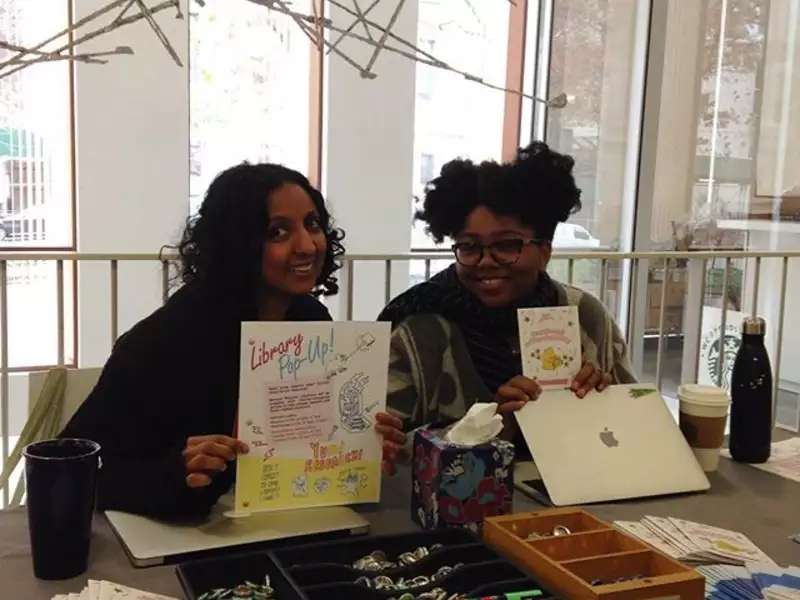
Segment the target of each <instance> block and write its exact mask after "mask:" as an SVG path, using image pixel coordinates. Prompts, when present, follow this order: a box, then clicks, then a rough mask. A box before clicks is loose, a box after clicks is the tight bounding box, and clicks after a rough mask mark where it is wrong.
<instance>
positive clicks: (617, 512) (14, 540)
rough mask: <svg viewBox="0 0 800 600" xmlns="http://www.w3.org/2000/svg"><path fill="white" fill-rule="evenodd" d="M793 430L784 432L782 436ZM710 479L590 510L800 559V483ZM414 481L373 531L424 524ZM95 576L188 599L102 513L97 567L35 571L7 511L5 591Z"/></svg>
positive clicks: (395, 493)
mask: <svg viewBox="0 0 800 600" xmlns="http://www.w3.org/2000/svg"><path fill="white" fill-rule="evenodd" d="M786 437H788V436H786V435H785V434H779V435H777V436H776V440H778V439H785V438H786ZM710 480H711V484H712V489H711V491H709V492H707V493H704V494H692V495H681V496H672V497H662V498H654V499H648V500H635V501H625V502H616V503H611V504H602V505H591V506H588V507H587V509H588V510H589V511H590V512H592V513H594V514H595V515H597V516H598V517H600V518H601V519H604V520H607V521H613V520H615V519H627V520H638V519H640V518H642V517H643V516H645V515H656V516H674V517H679V518H684V519H689V520H692V521H698V522H701V523H707V524H710V525H716V526H718V527H724V528H726V529H734V530H737V531H741V532H743V533H745V534H746V535H748V536H749V537H750V538H751V539H752V540H753V541H754V542H755V543H756V544H757V545H758V546H759V547H761V549H762V550H764V551H765V552H766V553H767V554H769V555H770V556H771V557H772V558H773V559H774V560H775V561H776V562H777V563H778V564H780V565H800V544H796V543H794V542H792V541H791V540H789V535H791V534H795V533H798V532H800V483H795V482H792V481H789V480H786V479H783V478H781V477H778V476H775V475H771V474H769V473H765V472H763V471H760V470H759V469H755V468H753V467H750V466H747V465H739V464H736V463H734V462H732V461H730V460H728V459H726V458H722V459H720V466H719V470H718V471H717V472H715V473H712V474H711V475H710ZM410 487H411V484H410V475H409V471H408V470H407V469H401V470H400V471H399V472H398V474H397V475H395V476H394V477H391V478H384V482H383V490H382V498H383V501H382V502H381V504H380V505H368V506H361V507H358V508H357V510H358V511H359V512H360V513H362V514H363V515H364V516H365V517H366V518H367V519H369V521H370V523H371V525H372V528H371V533H372V534H376V535H377V534H395V533H404V532H409V531H415V530H417V529H418V528H417V526H416V525H414V524H413V522H412V521H411V517H410V510H409V490H410ZM540 508H541V506H540V505H539V504H537V503H536V502H534V501H533V500H530V499H528V498H527V497H526V496H524V495H522V494H520V493H516V494H515V496H514V511H515V512H524V511H529V510H538V509H540ZM87 579H107V580H109V581H115V582H118V583H122V584H125V585H129V586H132V587H135V588H139V589H143V590H147V591H151V592H158V593H161V594H166V595H170V596H174V597H176V598H183V594H182V591H181V587H180V584H179V583H178V579H177V577H176V575H175V566H174V565H166V566H161V567H150V568H146V569H136V568H134V567H132V566H131V565H130V563H129V562H128V559H127V556H126V555H125V552H124V551H123V549H122V547H121V546H120V544H119V542H118V541H117V539H116V537H115V536H114V533H113V532H112V530H111V528H110V526H109V525H108V522H107V521H106V519H105V517H104V516H102V515H96V516H95V519H94V524H93V536H92V544H91V554H90V558H89V570H88V571H87V572H86V573H84V574H83V575H81V576H80V577H76V578H74V579H70V580H65V581H40V580H38V579H36V578H35V577H34V576H33V570H32V565H31V556H30V545H29V542H28V528H27V517H26V513H25V510H24V509H12V510H6V511H0V582H2V585H3V592H2V594H1V595H2V597H4V598H24V599H26V600H37V599H40V598H41V599H49V598H51V597H52V596H53V595H54V594H59V593H60V594H64V593H68V592H80V591H81V589H83V587H84V585H85V584H86V581H87Z"/></svg>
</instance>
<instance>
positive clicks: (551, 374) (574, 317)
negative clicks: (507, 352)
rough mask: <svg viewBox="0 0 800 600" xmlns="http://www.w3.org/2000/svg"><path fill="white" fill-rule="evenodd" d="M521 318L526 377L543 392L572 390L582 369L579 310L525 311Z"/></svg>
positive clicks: (549, 309) (568, 307) (569, 307)
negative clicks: (547, 390) (544, 390)
mask: <svg viewBox="0 0 800 600" xmlns="http://www.w3.org/2000/svg"><path fill="white" fill-rule="evenodd" d="M517 319H518V321H519V344H520V352H521V353H522V373H523V375H525V376H526V377H530V378H531V379H535V380H536V381H537V382H538V383H539V385H540V386H541V387H542V388H543V389H547V388H565V387H569V386H570V385H571V384H572V380H573V379H574V378H575V376H576V375H577V374H578V371H580V368H581V334H580V327H579V325H578V308H577V307H576V306H555V307H548V308H521V309H519V310H518V311H517Z"/></svg>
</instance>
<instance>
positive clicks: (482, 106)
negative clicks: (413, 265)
mask: <svg viewBox="0 0 800 600" xmlns="http://www.w3.org/2000/svg"><path fill="white" fill-rule="evenodd" d="M508 18H509V10H508V6H507V3H505V2H502V3H498V2H497V0H471V1H470V2H461V1H459V2H454V1H453V0H420V3H419V26H418V33H417V45H418V46H419V47H420V48H421V49H423V50H425V51H427V52H429V53H430V54H432V55H434V56H436V58H438V59H440V60H442V61H444V62H445V63H447V64H449V65H451V66H452V67H453V68H454V69H458V70H460V71H465V72H468V73H470V74H471V75H475V76H477V77H480V78H482V79H484V80H485V81H486V82H488V83H493V84H501V85H503V84H504V82H505V78H506V55H507V39H508ZM416 93H417V101H416V106H415V126H414V187H413V191H414V195H415V196H416V197H417V198H421V196H422V194H423V191H424V188H425V184H426V183H427V182H428V181H430V179H432V178H433V177H435V176H436V175H438V174H439V170H440V169H441V168H442V165H444V163H446V162H447V161H449V160H452V159H454V158H457V157H462V158H470V159H473V160H476V161H481V160H486V159H495V160H499V159H500V151H501V145H502V138H503V104H504V101H505V97H504V95H503V94H502V93H501V92H497V91H495V90H491V89H488V88H486V87H482V86H480V85H478V84H477V83H475V82H473V81H469V80H467V79H465V78H464V77H463V76H462V75H460V74H458V73H452V72H449V71H445V70H442V69H437V68H435V67H431V66H428V65H425V64H422V63H419V64H418V65H417V87H416ZM411 246H412V248H432V247H434V244H433V241H432V240H431V239H430V238H429V237H428V236H427V235H426V234H425V232H424V229H423V227H422V226H421V225H420V224H419V223H416V224H415V226H414V229H413V232H412V238H411Z"/></svg>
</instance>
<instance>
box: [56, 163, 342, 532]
mask: <svg viewBox="0 0 800 600" xmlns="http://www.w3.org/2000/svg"><path fill="white" fill-rule="evenodd" d="M343 237H344V234H343V233H342V232H341V231H340V230H338V229H335V228H334V227H333V223H332V221H331V217H330V214H329V213H328V210H327V209H326V208H325V202H324V200H323V198H322V195H321V194H320V193H319V192H318V191H317V190H316V189H314V188H313V187H312V186H311V184H310V183H309V182H308V180H307V179H306V178H305V177H304V176H303V175H301V174H300V173H298V172H296V171H292V170H291V169H287V168H285V167H282V166H280V165H274V164H256V165H251V164H247V163H245V164H242V165H238V166H235V167H232V168H230V169H228V170H226V171H224V172H222V173H220V174H219V175H218V176H217V177H216V179H215V180H214V181H213V182H212V183H211V186H210V187H209V188H208V192H207V193H206V196H205V199H204V201H203V204H202V206H201V208H200V212H199V214H198V215H197V216H196V217H195V218H193V219H190V220H189V222H188V224H187V227H186V230H185V232H184V234H183V239H182V241H181V243H180V244H179V245H178V253H179V255H180V260H181V271H180V280H181V282H182V283H183V286H182V287H181V288H180V289H178V290H177V291H176V292H175V293H174V294H173V295H172V296H171V297H170V299H169V300H168V301H167V303H166V304H165V305H164V306H163V307H161V308H159V309H158V310H156V311H155V312H154V313H153V314H151V315H150V316H149V317H147V318H146V319H144V320H142V321H140V322H139V323H138V324H136V325H135V326H134V327H133V328H132V329H131V330H130V331H128V332H127V333H126V334H124V335H123V336H121V337H120V338H119V340H118V341H117V343H116V344H115V346H114V349H113V352H112V353H111V356H110V358H109V359H108V362H107V363H106V365H105V368H104V369H103V372H102V375H101V376H100V379H99V381H98V383H97V386H96V387H95V388H94V390H93V391H92V393H91V394H90V395H89V397H88V398H87V400H86V402H84V404H83V405H82V406H81V408H80V409H79V410H78V412H77V413H76V414H75V416H74V417H73V418H72V420H71V421H70V422H69V424H68V425H67V427H66V428H65V430H64V431H63V432H62V434H61V436H62V437H82V438H89V439H92V440H95V441H97V442H98V443H99V444H100V445H101V446H102V458H103V468H102V469H101V470H100V472H99V479H98V495H97V500H98V506H99V508H102V509H118V510H125V511H129V512H136V513H142V514H148V515H153V516H159V517H176V516H192V515H201V514H204V513H206V512H208V510H209V509H210V508H211V507H212V506H213V505H214V503H216V501H217V499H218V498H219V496H221V495H222V494H223V493H224V492H225V491H227V489H228V488H229V487H230V485H231V483H232V481H233V472H234V470H235V469H233V468H230V467H231V466H232V465H231V464H230V463H231V461H233V460H234V459H235V458H236V455H237V454H239V453H242V452H247V448H246V446H245V444H244V443H242V442H240V441H238V440H237V439H236V437H235V432H234V427H235V425H234V423H235V416H236V407H237V401H238V395H239V393H238V389H239V356H240V345H239V344H240V337H241V334H240V326H241V322H242V321H255V320H260V321H329V320H331V317H330V314H329V313H328V311H327V309H326V308H325V306H323V305H322V304H321V303H320V302H319V301H317V300H316V299H315V298H314V296H316V295H319V294H335V293H336V292H337V290H338V286H337V283H336V277H335V276H334V273H335V271H336V270H337V269H338V268H339V264H338V262H337V259H338V257H339V256H341V255H342V254H343V253H344V248H343V247H342V245H341V240H342V238H343Z"/></svg>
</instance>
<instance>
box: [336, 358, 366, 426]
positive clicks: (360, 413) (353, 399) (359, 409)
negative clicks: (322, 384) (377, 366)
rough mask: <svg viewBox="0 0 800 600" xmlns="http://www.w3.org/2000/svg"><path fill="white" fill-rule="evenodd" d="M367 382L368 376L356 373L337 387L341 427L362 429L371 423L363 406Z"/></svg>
mask: <svg viewBox="0 0 800 600" xmlns="http://www.w3.org/2000/svg"><path fill="white" fill-rule="evenodd" d="M368 383H369V376H368V375H365V374H364V373H360V372H359V373H356V374H355V375H353V376H352V377H351V378H350V379H348V380H347V381H346V382H345V383H344V384H343V385H342V387H341V388H340V389H339V418H340V420H341V424H342V427H343V428H344V429H345V430H346V431H348V432H350V433H357V432H359V431H364V430H365V429H368V428H369V427H370V425H372V421H371V420H370V418H369V417H368V416H367V411H366V408H365V407H364V390H365V389H366V387H367V384H368Z"/></svg>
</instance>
